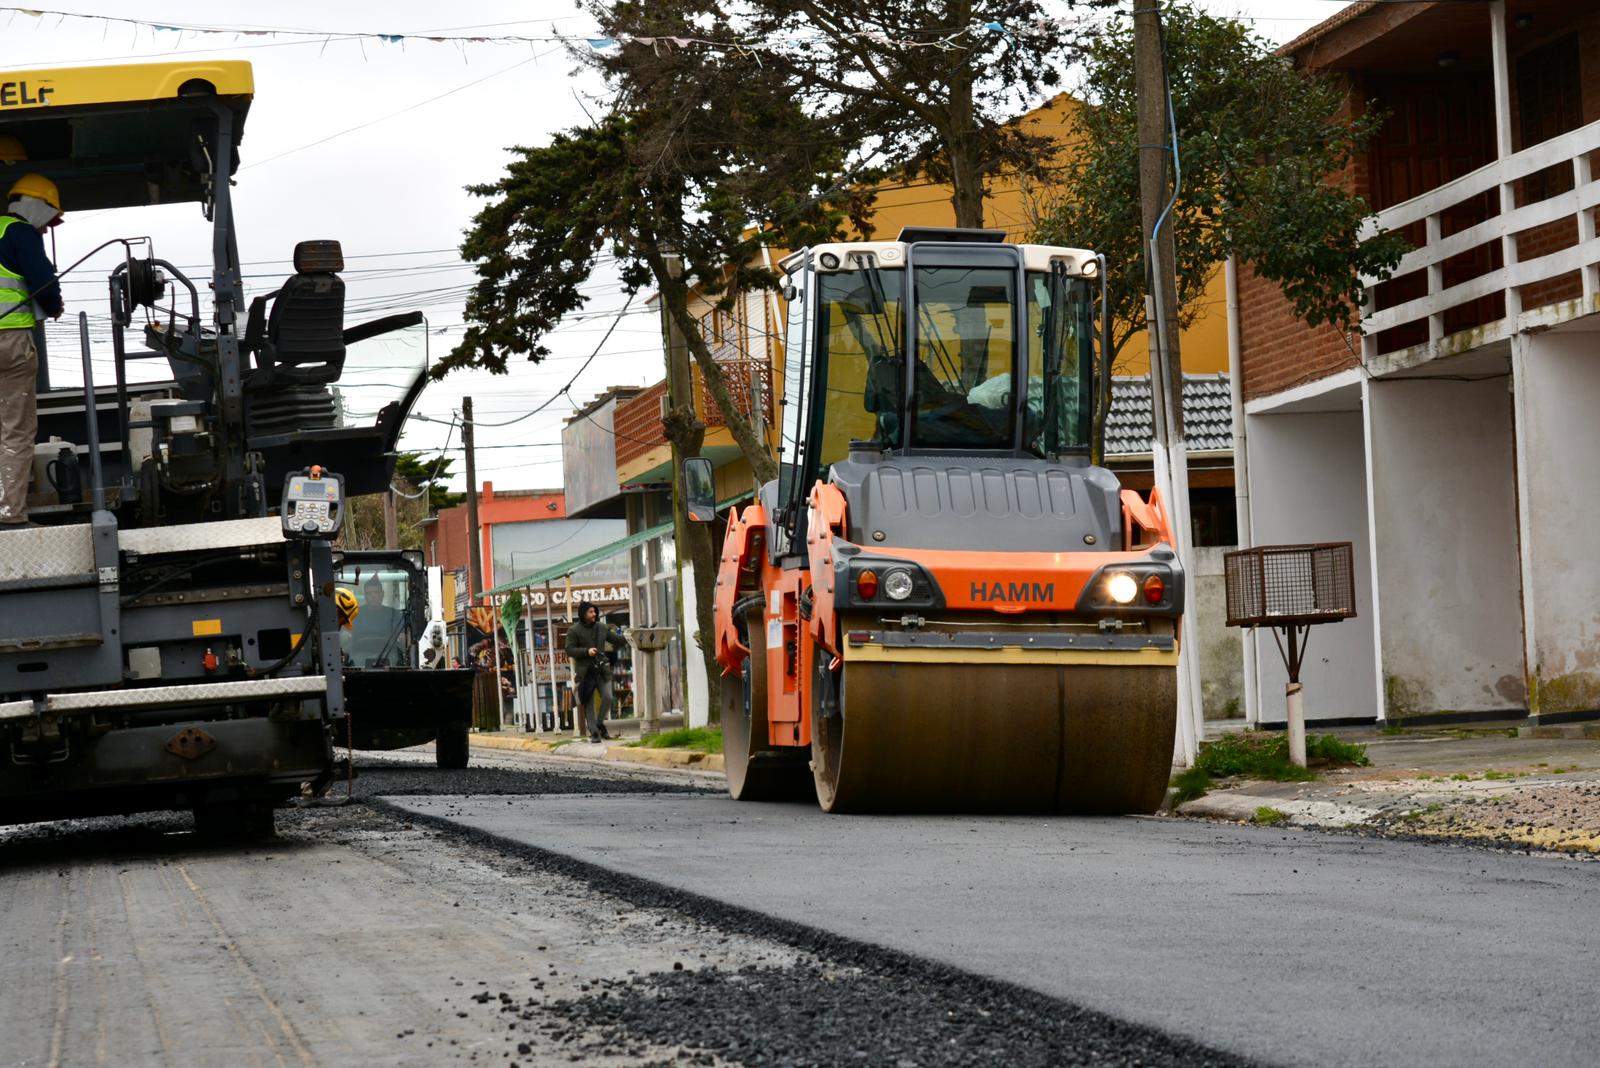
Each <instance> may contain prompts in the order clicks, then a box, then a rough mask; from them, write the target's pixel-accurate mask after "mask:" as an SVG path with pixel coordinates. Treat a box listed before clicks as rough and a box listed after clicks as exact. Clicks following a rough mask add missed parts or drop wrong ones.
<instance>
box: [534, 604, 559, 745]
mask: <svg viewBox="0 0 1600 1068" xmlns="http://www.w3.org/2000/svg"><path fill="white" fill-rule="evenodd" d="M544 643H545V645H547V646H549V647H550V727H551V729H552V730H554V729H555V728H556V727H557V726H558V725H559V724H560V722H561V687H560V684H559V683H557V682H556V615H555V594H554V593H553V592H551V590H550V580H549V579H546V580H545V584H544ZM539 726H541V727H542V726H544V724H542V723H541V724H539Z"/></svg>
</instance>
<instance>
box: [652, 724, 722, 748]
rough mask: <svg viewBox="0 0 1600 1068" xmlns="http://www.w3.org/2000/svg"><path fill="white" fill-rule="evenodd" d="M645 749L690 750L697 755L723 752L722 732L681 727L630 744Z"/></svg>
mask: <svg viewBox="0 0 1600 1068" xmlns="http://www.w3.org/2000/svg"><path fill="white" fill-rule="evenodd" d="M630 744H632V745H635V746H642V747H643V748H645V749H688V750H691V751H693V752H696V753H720V752H722V731H720V730H718V729H717V728H715V727H679V728H678V729H677V730H673V731H662V732H661V733H660V734H658V735H656V736H655V737H653V738H646V739H644V740H643V741H638V742H632V743H630Z"/></svg>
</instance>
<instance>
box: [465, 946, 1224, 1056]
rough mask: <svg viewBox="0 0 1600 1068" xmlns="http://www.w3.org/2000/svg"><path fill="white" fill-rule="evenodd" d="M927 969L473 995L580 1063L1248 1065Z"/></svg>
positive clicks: (739, 974)
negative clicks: (664, 1056) (541, 999)
mask: <svg viewBox="0 0 1600 1068" xmlns="http://www.w3.org/2000/svg"><path fill="white" fill-rule="evenodd" d="M930 978H931V977H930V976H929V975H928V974H927V973H926V972H925V971H924V970H922V969H920V968H917V967H915V966H912V967H908V968H900V969H897V968H893V967H882V966H874V967H869V968H861V967H852V966H840V965H830V964H827V963H824V962H820V961H803V962H801V963H799V964H796V965H793V966H788V967H770V966H760V965H747V966H745V967H743V968H739V969H736V970H725V969H717V968H692V969H684V970H673V971H666V972H654V973H651V974H648V975H642V976H636V977H633V978H631V979H627V980H617V981H596V982H594V983H593V984H592V985H591V987H590V990H591V993H589V994H586V995H584V996H582V997H579V998H567V999H556V1000H552V1001H550V1002H548V1003H545V1004H537V1003H535V1002H534V1001H532V1000H531V999H530V1001H528V1002H524V1003H523V1004H520V1005H519V1004H518V1003H517V1000H516V999H514V998H512V997H511V996H510V995H509V994H507V995H498V996H497V995H490V994H488V993H487V992H485V993H484V994H482V995H480V997H479V999H478V1000H479V1003H480V1004H482V1005H484V1006H486V1008H488V1009H489V1010H491V1011H494V1012H496V1013H498V1014H508V1013H514V1014H515V1015H516V1017H518V1018H520V1019H521V1020H523V1021H526V1022H527V1023H529V1024H531V1025H532V1029H533V1030H536V1031H537V1032H539V1037H540V1038H541V1039H542V1040H543V1041H538V1042H531V1043H527V1044H525V1045H523V1046H522V1048H521V1049H520V1050H519V1051H518V1052H519V1053H521V1054H522V1055H523V1056H524V1057H526V1056H527V1055H528V1054H530V1053H535V1052H546V1051H549V1050H550V1049H551V1047H552V1046H553V1047H555V1048H556V1049H566V1050H568V1051H570V1053H569V1056H571V1057H574V1058H575V1059H578V1060H582V1061H593V1060H604V1059H610V1058H624V1059H627V1060H629V1061H635V1062H649V1061H652V1060H655V1061H658V1062H659V1060H660V1059H661V1052H660V1051H662V1050H664V1049H666V1050H676V1053H675V1054H673V1055H670V1056H669V1058H668V1059H669V1060H673V1061H676V1063H679V1064H705V1065H731V1064H737V1065H747V1066H751V1068H755V1066H762V1068H768V1066H771V1068H785V1066H791V1065H793V1066H800V1065H816V1064H862V1065H874V1066H876V1065H885V1066H891V1068H934V1066H947V1065H997V1064H1004V1065H1008V1066H1029V1065H1039V1066H1047V1065H1091V1064H1092V1065H1128V1066H1132V1065H1143V1066H1151V1068H1156V1066H1166V1065H1171V1066H1197V1065H1217V1066H1220V1065H1233V1064H1246V1063H1249V1062H1246V1061H1241V1060H1238V1059H1235V1058H1231V1057H1228V1056H1226V1055H1222V1054H1218V1053H1216V1052H1214V1051H1211V1050H1208V1049H1205V1048H1203V1047H1200V1046H1195V1045H1192V1044H1189V1043H1186V1042H1184V1041H1183V1040H1181V1039H1175V1038H1171V1037H1169V1036H1166V1035H1162V1034H1159V1033H1156V1032H1154V1031H1150V1030H1147V1029H1145V1028H1141V1027H1138V1026H1136V1025H1133V1024H1128V1023H1123V1022H1120V1021H1117V1020H1113V1019H1111V1018H1109V1017H1106V1016H1103V1015H1101V1014H1099V1013H1095V1012H1090V1011H1088V1010H1086V1009H1079V1008H1075V1007H1073V1006H1070V1005H1064V1004H1062V1003H1060V1002H1053V1001H1044V1000H1041V999H1036V998H1034V997H1031V996H1029V995H1026V994H1024V993H1022V992H1020V991H1013V990H1009V989H1006V988H1003V987H1000V986H998V985H997V984H993V983H990V982H988V981H985V980H982V979H978V978H975V977H968V976H961V975H957V974H954V973H951V974H947V975H944V976H942V977H940V978H935V979H932V981H930ZM502 1018H504V1016H503V1015H502ZM511 1060H513V1061H514V1060H516V1058H515V1057H512V1058H511Z"/></svg>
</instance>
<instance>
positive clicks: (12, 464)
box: [0, 174, 62, 529]
mask: <svg viewBox="0 0 1600 1068" xmlns="http://www.w3.org/2000/svg"><path fill="white" fill-rule="evenodd" d="M60 221H61V193H60V192H59V191H58V190H57V189H56V184H55V183H54V182H52V181H51V180H50V179H48V178H46V177H44V176H43V175H40V174H24V175H23V176H22V177H20V178H18V179H17V180H16V182H15V183H13V184H12V186H11V191H10V194H9V206H8V208H7V209H6V213H5V214H4V215H0V529H4V528H5V527H20V526H34V525H35V524H32V523H29V522H28V475H29V472H31V471H32V470H33V444H34V438H35V437H36V436H37V435H38V431H39V413H38V409H37V407H36V404H37V400H38V397H37V388H38V374H39V350H38V348H37V347H35V345H34V343H33V327H34V323H35V322H37V319H36V317H35V309H36V308H37V309H38V310H40V311H42V312H43V313H44V314H45V315H48V316H49V317H50V318H52V319H58V318H60V317H61V310H62V306H61V286H60V283H59V282H58V281H57V279H56V269H55V265H54V264H52V263H51V262H50V257H49V256H47V255H46V254H45V251H44V239H43V237H41V236H40V235H42V234H43V233H44V232H45V231H46V230H48V229H49V228H50V227H52V226H54V225H56V223H58V222H60Z"/></svg>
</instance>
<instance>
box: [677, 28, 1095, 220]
mask: <svg viewBox="0 0 1600 1068" xmlns="http://www.w3.org/2000/svg"><path fill="white" fill-rule="evenodd" d="M1113 2H1114V0H750V3H749V4H748V5H747V8H748V10H749V12H750V14H749V20H750V21H749V24H748V29H749V32H750V34H751V35H752V36H753V37H755V38H756V39H758V40H791V41H793V42H795V43H794V46H793V47H792V48H783V49H780V50H778V51H776V52H775V54H774V57H773V61H774V62H778V63H783V64H785V65H787V66H788V67H789V68H790V69H791V70H792V71H793V74H794V78H793V80H794V82H795V84H796V85H797V86H798V87H799V91H800V92H801V93H802V94H803V99H804V103H805V106H806V108H807V111H808V113H809V114H812V115H822V116H833V117H834V120H835V121H837V122H838V123H839V124H840V127H841V136H843V138H844V139H845V140H846V141H848V142H849V143H850V144H852V145H854V146H856V152H855V155H854V158H855V162H856V166H857V172H858V174H859V175H860V176H861V177H866V176H869V175H871V174H872V173H874V169H876V171H877V172H878V173H881V172H882V171H885V170H893V169H901V170H904V171H905V172H906V173H907V174H908V175H909V176H912V177H916V176H919V175H920V176H923V177H926V178H928V179H929V180H931V181H933V182H937V183H943V184H948V185H949V186H950V188H951V196H950V203H951V206H952V207H953V208H954V210H955V217H956V225H957V226H965V227H981V226H982V225H983V222H984V220H983V202H984V196H985V183H986V182H987V181H988V180H989V179H990V178H992V177H993V176H994V175H996V174H999V173H1000V172H1002V171H1007V172H1011V173H1020V172H1027V171H1031V170H1034V169H1035V168H1036V166H1037V164H1038V161H1039V160H1040V159H1041V158H1045V157H1047V156H1048V155H1049V153H1050V152H1051V150H1052V148H1053V142H1052V141H1051V139H1050V138H1048V137H1045V136H1041V135H1038V134H1030V133H1028V132H1027V131H1025V130H1024V129H1023V128H1021V127H1020V126H1018V125H1016V124H1015V123H1013V122H1011V121H1010V119H1011V117H1012V116H1013V115H1014V114H1016V113H1017V112H1018V111H1020V110H1025V109H1026V108H1027V107H1028V106H1030V105H1032V104H1033V103H1035V102H1036V99H1037V97H1038V96H1039V94H1040V92H1041V90H1046V89H1050V88H1053V87H1056V86H1058V85H1060V83H1061V68H1062V66H1063V65H1064V64H1066V63H1067V62H1069V61H1070V60H1072V59H1073V58H1075V57H1076V55H1077V53H1078V51H1079V48H1080V40H1079V35H1078V33H1077V32H1076V29H1075V27H1074V25H1073V24H1072V23H1071V22H1070V21H1069V20H1068V19H1066V18H1065V17H1064V16H1065V15H1066V14H1067V13H1068V12H1069V11H1070V10H1071V9H1073V8H1077V7H1106V6H1110V4H1111V3H1113ZM708 6H709V5H708Z"/></svg>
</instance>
